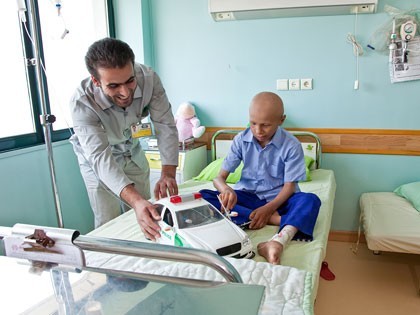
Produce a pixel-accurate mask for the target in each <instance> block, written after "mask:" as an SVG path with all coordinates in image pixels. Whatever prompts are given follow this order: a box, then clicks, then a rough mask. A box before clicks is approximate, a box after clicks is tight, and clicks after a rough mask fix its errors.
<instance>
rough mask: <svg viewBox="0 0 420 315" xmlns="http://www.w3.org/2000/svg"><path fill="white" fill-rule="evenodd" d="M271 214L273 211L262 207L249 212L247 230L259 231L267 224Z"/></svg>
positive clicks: (265, 206)
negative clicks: (249, 221) (249, 220)
mask: <svg viewBox="0 0 420 315" xmlns="http://www.w3.org/2000/svg"><path fill="white" fill-rule="evenodd" d="M272 214H273V210H272V209H271V207H269V206H267V205H264V206H262V207H259V208H257V209H255V210H254V211H252V212H251V214H250V215H249V218H250V219H251V223H250V224H249V228H250V229H252V230H257V229H261V228H263V227H264V226H266V225H267V224H268V220H269V219H270V217H271V216H272Z"/></svg>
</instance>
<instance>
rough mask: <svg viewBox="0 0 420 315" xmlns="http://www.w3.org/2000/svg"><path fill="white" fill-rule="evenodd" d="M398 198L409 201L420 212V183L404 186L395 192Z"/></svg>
mask: <svg viewBox="0 0 420 315" xmlns="http://www.w3.org/2000/svg"><path fill="white" fill-rule="evenodd" d="M394 193H396V194H397V195H398V196H401V197H403V198H405V199H407V200H408V201H410V202H411V204H412V205H413V206H414V208H416V210H417V211H419V212H420V182H414V183H409V184H404V185H401V186H400V187H398V188H397V189H395V190H394Z"/></svg>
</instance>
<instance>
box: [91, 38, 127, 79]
mask: <svg viewBox="0 0 420 315" xmlns="http://www.w3.org/2000/svg"><path fill="white" fill-rule="evenodd" d="M134 59H135V56H134V52H133V50H132V49H131V48H130V46H129V45H128V44H127V43H125V42H123V41H121V40H119V39H115V38H109V37H107V38H103V39H100V40H98V41H96V42H94V43H93V44H92V45H91V46H90V47H89V49H88V51H87V53H86V56H85V63H86V67H87V69H88V71H89V73H90V74H91V75H93V76H94V77H95V78H96V79H98V80H99V79H100V78H99V75H98V71H97V70H98V68H108V69H109V68H123V67H125V66H126V65H127V63H128V62H131V63H132V64H133V65H134Z"/></svg>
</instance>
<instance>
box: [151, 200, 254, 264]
mask: <svg viewBox="0 0 420 315" xmlns="http://www.w3.org/2000/svg"><path fill="white" fill-rule="evenodd" d="M155 205H156V210H157V211H158V212H159V214H160V216H161V218H162V220H161V221H159V226H160V227H161V231H160V234H161V237H160V238H159V240H158V242H159V243H160V244H166V245H175V246H182V247H193V248H198V249H203V250H207V251H211V252H214V253H217V254H218V255H220V256H229V257H234V258H252V257H253V256H254V252H253V251H252V243H251V240H250V239H249V237H248V235H247V234H246V233H245V232H244V231H243V230H242V229H241V228H239V227H238V226H237V225H236V224H234V223H233V222H232V221H230V220H229V219H227V218H226V217H225V216H224V215H223V214H222V213H220V212H219V211H218V210H217V209H216V208H215V207H214V206H213V205H211V204H210V203H208V202H207V201H206V200H204V199H202V198H201V194H200V193H192V194H185V195H176V196H171V197H168V198H163V199H160V200H158V201H156V202H155Z"/></svg>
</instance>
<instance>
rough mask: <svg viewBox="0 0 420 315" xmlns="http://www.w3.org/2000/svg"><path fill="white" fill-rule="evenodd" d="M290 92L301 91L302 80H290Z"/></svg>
mask: <svg viewBox="0 0 420 315" xmlns="http://www.w3.org/2000/svg"><path fill="white" fill-rule="evenodd" d="M289 90H300V80H299V79H289Z"/></svg>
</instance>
